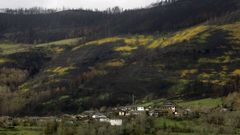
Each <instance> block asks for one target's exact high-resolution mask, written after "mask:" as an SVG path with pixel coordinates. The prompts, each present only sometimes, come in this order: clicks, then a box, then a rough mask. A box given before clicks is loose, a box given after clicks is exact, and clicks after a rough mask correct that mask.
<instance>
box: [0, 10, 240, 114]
mask: <svg viewBox="0 0 240 135" xmlns="http://www.w3.org/2000/svg"><path fill="white" fill-rule="evenodd" d="M238 20H239V17H238V14H237V12H234V13H232V14H231V17H230V16H229V15H228V17H226V16H225V17H224V16H223V17H222V18H218V19H213V20H211V21H208V22H206V23H202V24H198V25H195V26H192V27H189V28H184V29H181V30H178V31H176V32H167V33H162V34H144V35H140V34H135V35H131V34H129V35H119V36H113V37H108V38H102V39H96V40H93V41H89V42H84V39H83V38H74V39H67V40H60V41H56V42H50V43H45V44H38V45H27V44H15V43H11V42H3V43H1V45H0V48H1V49H0V50H1V52H2V53H1V55H0V56H1V57H0V67H1V70H0V77H1V81H0V91H1V95H2V96H1V98H0V100H1V113H2V114H5V113H7V114H12V113H13V114H16V113H17V114H29V115H34V114H59V113H63V112H64V113H76V112H81V111H84V110H86V109H90V108H100V107H103V106H106V107H110V106H116V105H123V104H129V103H131V100H132V99H131V97H132V95H134V96H135V97H136V98H137V100H138V101H139V102H143V103H144V102H149V101H152V100H154V99H158V98H173V97H175V98H181V99H183V100H188V99H199V98H208V97H212V98H214V97H222V96H226V95H227V94H228V93H230V92H232V91H237V90H239V87H240V85H239V76H240V64H239V63H240V58H239V56H240V54H239V53H240V51H239V49H240V46H239V45H240V38H239V37H240V22H239V21H238ZM216 22H218V23H216ZM220 22H221V23H220ZM30 112H31V113H30Z"/></svg>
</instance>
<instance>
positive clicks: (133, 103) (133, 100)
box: [132, 94, 135, 105]
mask: <svg viewBox="0 0 240 135" xmlns="http://www.w3.org/2000/svg"><path fill="white" fill-rule="evenodd" d="M132 105H135V96H134V94H132Z"/></svg>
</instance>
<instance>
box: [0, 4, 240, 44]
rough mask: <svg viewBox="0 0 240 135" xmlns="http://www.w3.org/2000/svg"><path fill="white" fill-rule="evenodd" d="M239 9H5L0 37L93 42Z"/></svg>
mask: <svg viewBox="0 0 240 135" xmlns="http://www.w3.org/2000/svg"><path fill="white" fill-rule="evenodd" d="M237 9H239V1H238V0H210V1H209V0H167V1H162V2H159V3H155V4H152V5H151V6H149V7H148V8H143V9H137V10H126V11H122V10H121V9H120V8H118V7H115V8H113V9H108V10H106V11H103V12H100V11H91V10H82V9H80V10H66V11H61V12H55V11H54V10H53V11H52V10H50V11H49V10H46V11H44V10H43V11H42V10H41V9H38V8H36V9H34V8H33V9H29V10H26V11H25V10H24V9H19V10H9V9H8V10H7V11H6V13H1V14H0V38H2V39H7V40H11V41H14V42H20V43H35V44H36V43H42V42H49V41H53V40H60V39H64V38H73V37H86V38H87V39H90V40H91V39H95V38H101V37H107V36H114V35H119V34H129V33H132V34H134V33H142V34H144V33H145V34H146V33H153V32H164V31H175V30H177V29H181V28H185V27H190V26H193V25H196V24H199V23H202V22H205V21H207V20H209V19H212V18H216V17H219V16H221V15H224V14H227V13H231V12H232V11H235V10H237Z"/></svg>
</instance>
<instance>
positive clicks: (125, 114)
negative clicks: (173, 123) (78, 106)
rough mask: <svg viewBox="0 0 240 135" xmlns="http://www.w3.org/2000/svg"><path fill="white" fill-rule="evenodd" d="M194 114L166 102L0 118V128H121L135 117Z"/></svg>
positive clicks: (174, 116)
mask: <svg viewBox="0 0 240 135" xmlns="http://www.w3.org/2000/svg"><path fill="white" fill-rule="evenodd" d="M193 114H194V112H193V111H192V110H191V109H184V108H182V107H180V106H178V105H177V104H175V103H173V102H171V101H166V102H164V103H163V105H161V106H159V107H152V106H147V107H144V106H140V105H131V106H120V107H114V108H111V110H110V111H93V110H88V111H84V112H83V113H81V114H76V115H69V114H64V115H62V116H48V117H37V116H35V117H23V118H18V117H10V116H2V117H0V126H1V127H11V126H15V125H16V124H18V123H23V124H24V125H27V126H31V125H37V126H41V125H44V124H46V122H49V121H53V122H57V123H61V122H64V123H65V124H68V125H73V124H76V123H78V122H82V123H84V122H86V123H91V122H101V123H108V124H110V125H111V126H122V125H123V124H124V120H125V119H128V118H134V117H137V116H141V115H142V116H147V117H153V118H158V117H171V118H173V119H179V118H184V117H191V116H192V115H193Z"/></svg>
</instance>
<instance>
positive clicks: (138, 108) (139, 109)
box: [137, 106, 145, 111]
mask: <svg viewBox="0 0 240 135" xmlns="http://www.w3.org/2000/svg"><path fill="white" fill-rule="evenodd" d="M137 111H145V110H144V107H142V106H138V107H137Z"/></svg>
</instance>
